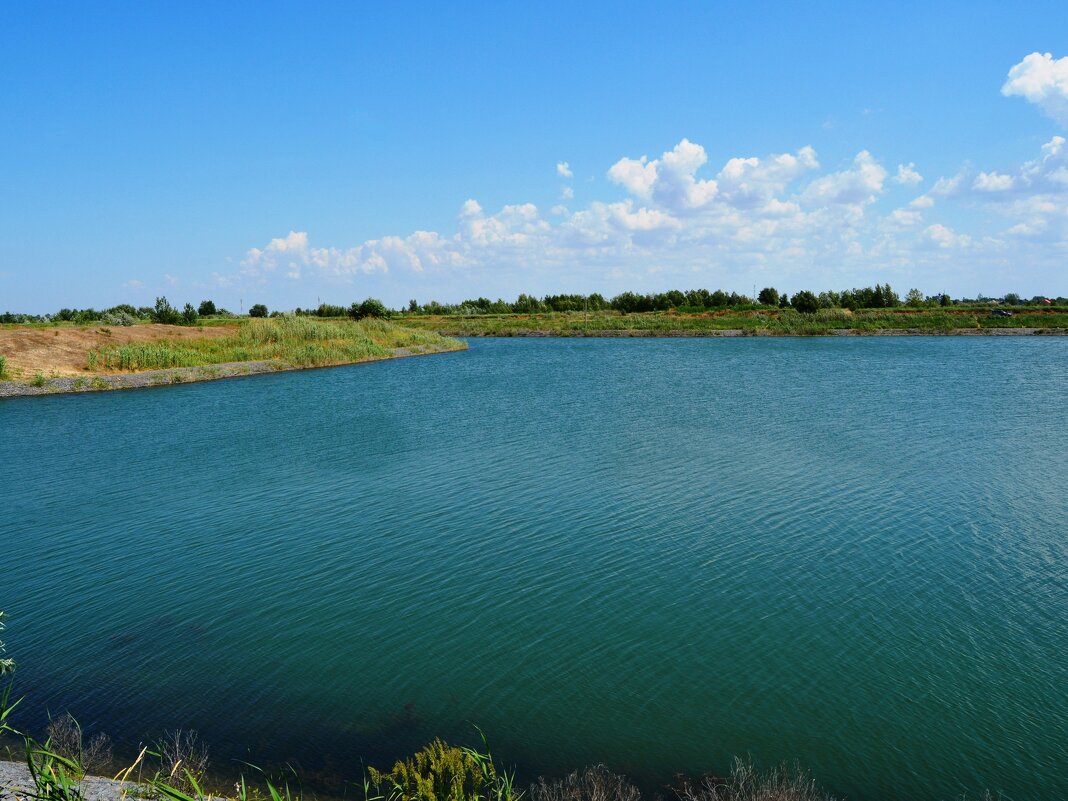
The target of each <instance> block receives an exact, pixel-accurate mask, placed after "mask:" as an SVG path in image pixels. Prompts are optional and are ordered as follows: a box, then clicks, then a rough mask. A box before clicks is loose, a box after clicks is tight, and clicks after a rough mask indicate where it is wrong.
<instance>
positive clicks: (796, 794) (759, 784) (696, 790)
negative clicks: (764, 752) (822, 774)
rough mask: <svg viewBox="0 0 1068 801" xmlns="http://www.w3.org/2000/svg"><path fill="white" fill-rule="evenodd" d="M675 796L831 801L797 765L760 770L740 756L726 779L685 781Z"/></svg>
mask: <svg viewBox="0 0 1068 801" xmlns="http://www.w3.org/2000/svg"><path fill="white" fill-rule="evenodd" d="M677 795H678V797H679V801H834V798H833V797H832V796H829V795H827V794H826V793H824V792H823V791H821V790H820V789H819V788H818V787H817V786H816V782H815V780H813V779H812V777H811V776H809V775H808V774H807V773H806V772H805V771H803V770H801V769H800V768H799V767H797V766H793V767H790V766H788V765H781V766H779V767H777V768H773V769H771V770H769V771H767V772H766V773H761V772H759V771H757V770H756V769H755V768H754V767H753V763H752V762H748V761H745V760H741V759H736V760H735V761H734V765H733V767H732V768H731V775H730V777H729V778H727V779H717V778H712V777H709V778H706V779H704V780H703V781H701V783H700V784H697V785H692V784H685V785H683V786H682V788H681V789H680V790H678V791H677Z"/></svg>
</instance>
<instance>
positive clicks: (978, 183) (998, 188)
mask: <svg viewBox="0 0 1068 801" xmlns="http://www.w3.org/2000/svg"><path fill="white" fill-rule="evenodd" d="M1012 184H1013V180H1012V176H1011V175H1002V174H1000V173H997V172H981V173H979V175H977V176H976V178H975V181H973V182H972V189H975V190H977V191H979V192H1006V191H1008V190H1009V189H1012Z"/></svg>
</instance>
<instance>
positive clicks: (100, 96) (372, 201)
mask: <svg viewBox="0 0 1068 801" xmlns="http://www.w3.org/2000/svg"><path fill="white" fill-rule="evenodd" d="M1066 137H1068V3H1064V2H1063V1H1062V2H1058V3H1012V4H1009V3H1003V2H1001V3H982V2H980V3H976V2H969V3H942V2H932V1H931V0H927V2H923V3H907V2H906V3H900V2H895V3H876V2H872V3H853V4H843V3H819V2H815V3H804V4H800V3H744V4H743V3H728V2H722V3H669V2H665V3H655V4H653V3H648V4H637V3H612V4H608V3H581V4H575V3H555V2H542V3H536V4H532V3H523V4H520V3H509V2H497V3H492V4H478V3H473V2H472V3H463V4H445V3H419V4H415V3H403V2H391V3H380V4H372V3H353V2H344V3H315V2H308V3H300V4H297V3H288V4H282V3H270V2H256V3H239V2H219V3H157V2H127V3H108V2H98V3H93V4H88V3H73V2H71V3H52V2H34V3H4V4H0V310H11V311H24V312H32V313H44V312H50V311H54V310H56V309H58V308H60V307H86V306H95V307H97V308H100V307H106V306H111V305H114V304H117V303H122V302H128V303H133V304H135V305H151V303H152V302H153V300H154V298H155V297H157V296H159V295H166V296H167V297H168V298H169V299H170V300H171V302H172V303H175V304H177V305H181V304H183V303H185V302H187V301H188V302H193V303H194V304H196V303H197V302H199V301H200V300H204V299H209V298H210V299H213V300H215V301H216V303H217V304H219V305H221V306H225V307H227V308H230V309H231V310H234V311H238V310H241V309H245V310H247V308H248V307H249V306H250V305H251V304H252V303H266V304H267V305H268V306H269V307H270V308H272V309H275V308H281V309H290V308H294V307H297V306H302V307H308V306H314V305H316V304H317V303H319V302H320V301H322V302H331V303H339V304H345V305H347V304H348V303H351V302H352V301H353V300H358V299H363V298H365V297H369V296H373V297H378V298H380V299H382V300H384V301H385V302H386V303H387V304H389V305H392V306H399V305H403V304H406V303H407V301H408V300H409V299H410V298H415V299H418V300H419V301H426V300H430V299H436V300H439V301H443V302H455V301H459V300H462V299H464V298H472V297H478V296H488V297H492V298H496V297H504V298H507V299H511V298H514V297H515V296H516V295H518V294H519V293H520V292H527V293H531V294H535V295H539V296H540V295H544V294H550V293H562V292H601V293H602V294H604V295H612V294H616V293H618V292H621V291H624V290H631V291H637V292H656V291H663V290H666V289H669V288H679V289H690V288H698V287H704V288H708V289H717V288H722V289H725V290H727V291H737V292H740V293H744V294H749V293H751V292H752V291H753V287H754V286H755V287H756V288H757V289H759V288H761V287H764V286H774V287H777V288H779V289H780V290H785V291H788V292H794V291H797V290H799V289H806V288H807V289H814V290H816V291H820V290H823V289H843V288H847V287H853V286H866V285H870V284H872V283H874V282H882V283H886V282H889V283H890V284H892V285H893V286H894V288H895V289H898V290H899V291H900V292H902V293H904V291H905V290H907V289H909V288H912V287H917V288H919V289H921V290H923V291H924V292H926V293H928V294H934V293H939V292H949V293H950V294H952V295H954V296H957V297H960V296H968V297H974V296H976V295H979V294H983V295H986V296H1000V295H1002V294H1004V293H1006V292H1018V293H1020V294H1021V295H1024V296H1026V297H1030V296H1032V295H1037V294H1044V295H1068V144H1066V142H1065V139H1066Z"/></svg>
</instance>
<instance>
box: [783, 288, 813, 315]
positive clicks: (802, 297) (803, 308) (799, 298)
mask: <svg viewBox="0 0 1068 801" xmlns="http://www.w3.org/2000/svg"><path fill="white" fill-rule="evenodd" d="M790 305H791V306H793V307H794V308H795V309H797V310H798V311H799V312H801V313H802V314H815V313H816V312H817V311H818V310H819V308H820V299H819V298H817V297H816V296H815V295H814V294H812V293H811V292H809V291H808V290H807V289H803V290H801V291H800V292H798V293H797V294H796V295H794V296H793V297H792V298H790Z"/></svg>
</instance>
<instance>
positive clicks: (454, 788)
mask: <svg viewBox="0 0 1068 801" xmlns="http://www.w3.org/2000/svg"><path fill="white" fill-rule="evenodd" d="M368 773H369V774H370V781H371V784H373V785H374V787H375V790H376V792H377V793H378V795H379V797H380V798H385V799H388V801H491V799H492V801H518V798H519V795H520V794H519V793H516V792H514V791H513V789H512V780H511V777H510V776H508V775H507V774H504V773H498V772H497V768H496V766H495V765H494V764H493V758H492V756H491V755H490V754H489V749H488V748H487V749H486V753H485V754H481V753H479V752H477V751H474V750H472V749H470V748H456V747H454V746H450V745H447V744H446V743H444V742H442V741H441V740H438V739H435V740H434V742H432V743H430V745H428V746H426V747H425V748H424V749H423V750H422V751H420V752H419V753H417V754H416V755H415V756H413V757H411V758H409V759H405V760H403V761H398V762H397V763H396V764H395V765H394V766H393V769H392V770H390V771H389V772H388V773H382V772H381V771H378V770H375V769H374V768H369V769H368Z"/></svg>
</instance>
